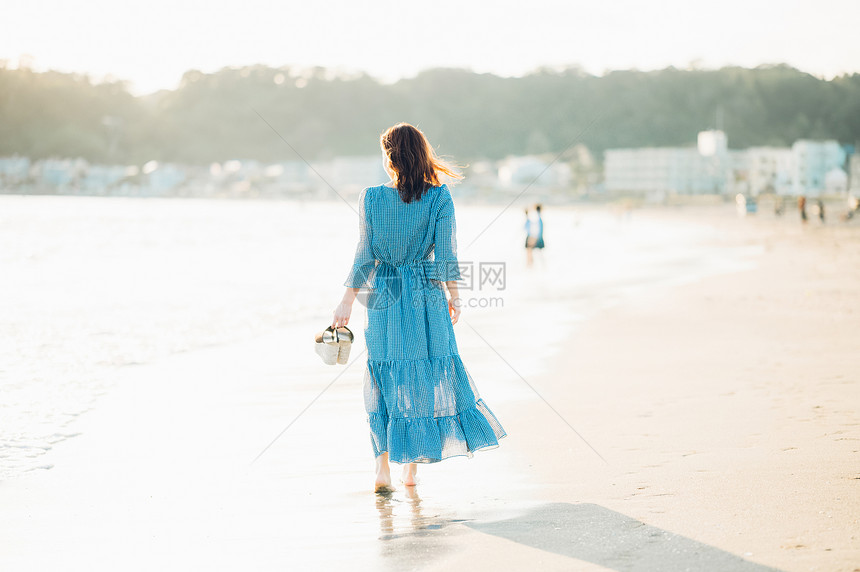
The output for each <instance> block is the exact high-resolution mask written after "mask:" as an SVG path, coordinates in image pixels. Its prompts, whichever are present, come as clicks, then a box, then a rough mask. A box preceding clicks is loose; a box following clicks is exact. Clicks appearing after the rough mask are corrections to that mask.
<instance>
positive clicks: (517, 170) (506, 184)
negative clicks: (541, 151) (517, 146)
mask: <svg viewBox="0 0 860 572" xmlns="http://www.w3.org/2000/svg"><path fill="white" fill-rule="evenodd" d="M498 177H499V183H500V184H501V186H502V187H503V188H506V189H512V190H519V189H520V188H522V187H523V186H525V185H532V184H533V185H535V186H538V187H552V188H567V187H568V186H570V182H571V178H572V172H571V168H570V165H569V164H568V163H562V162H550V161H547V160H544V159H542V158H540V157H538V156H535V155H525V156H515V157H508V158H506V159H504V160H502V161H501V162H500V163H499V170H498Z"/></svg>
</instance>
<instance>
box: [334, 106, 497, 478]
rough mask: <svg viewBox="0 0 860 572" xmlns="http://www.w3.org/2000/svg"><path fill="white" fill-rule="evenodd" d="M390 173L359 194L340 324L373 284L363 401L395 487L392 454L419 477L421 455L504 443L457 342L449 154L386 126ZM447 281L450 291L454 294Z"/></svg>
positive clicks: (431, 458) (418, 135)
mask: <svg viewBox="0 0 860 572" xmlns="http://www.w3.org/2000/svg"><path fill="white" fill-rule="evenodd" d="M380 143H381V146H382V155H383V162H384V165H385V171H386V173H387V174H388V175H389V177H391V180H390V181H389V182H388V183H386V184H384V185H378V186H375V187H368V188H366V189H364V190H363V191H362V192H361V194H360V195H359V199H358V205H359V242H358V246H357V248H356V252H355V260H354V264H353V266H352V269H351V270H350V272H349V275H348V277H347V279H346V281H345V283H344V286H346V287H347V289H346V292H345V293H344V296H343V300H342V301H341V303H340V304H339V305H338V306H337V308H336V309H335V311H334V317H333V322H332V325H333V326H335V327H339V326H343V325H346V324H347V323H349V317H350V314H351V312H352V304H353V302H354V301H355V299H356V296H357V294H358V292H359V290H360V289H367V292H368V296H367V303H366V310H367V326H366V329H365V340H366V343H367V367H366V370H365V374H364V403H365V409H366V411H367V415H368V423H369V424H370V437H371V443H372V446H373V452H374V455H375V456H376V484H375V489H376V492H386V491H390V490H391V489H392V484H391V473H390V469H389V461H392V462H395V463H399V464H402V465H403V474H402V481H403V484H405V485H406V486H413V485H415V483H416V471H417V465H416V463H434V462H437V461H441V460H442V459H446V458H448V457H451V456H455V455H467V456H472V453H473V452H474V451H476V450H478V449H483V448H486V447H495V446H498V440H499V439H501V438H502V437H504V436H505V431H504V429H503V428H502V426H501V424H500V423H499V421H498V420H497V419H496V417H495V416H494V415H493V413H492V412H491V411H490V409H489V408H488V407H487V406H486V405H485V404H484V402H483V400H482V399H480V397H479V396H478V391H477V389H476V387H475V384H474V382H473V380H472V378H471V376H470V375H469V373H468V372H467V371H466V368H465V366H464V365H463V362H462V360H461V359H460V355H459V352H458V350H457V343H456V340H455V337H454V328H453V324H456V323H457V320H458V319H459V317H460V311H461V310H460V298H459V294H458V291H457V280H459V279H460V278H461V276H460V269H459V263H458V260H457V237H456V222H455V216H454V215H455V213H454V203H453V200H452V197H451V192H450V191H449V189H448V187H447V185H445V184H441V182H440V176H442V175H448V176H451V177H454V178H459V175H457V174H456V173H454V171H453V170H452V169H451V168H450V167H448V166H447V165H445V164H444V163H443V162H442V161H440V160H439V159H438V158H437V157H436V154H435V153H434V151H433V148H432V147H431V146H430V144H429V142H428V141H427V139H426V138H425V136H424V134H423V133H422V132H421V131H419V130H418V129H417V128H415V127H413V126H412V125H409V124H406V123H400V124H397V125H395V126H393V127H391V128H390V129H388V130H387V131H385V133H383V134H382V136H381V138H380ZM446 287H447V291H448V294H450V297H446V293H445V289H446Z"/></svg>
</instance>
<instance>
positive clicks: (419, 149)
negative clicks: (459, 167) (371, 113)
mask: <svg viewBox="0 0 860 572" xmlns="http://www.w3.org/2000/svg"><path fill="white" fill-rule="evenodd" d="M379 144H380V146H381V147H382V151H383V152H384V153H385V157H386V158H387V160H388V166H389V167H390V169H391V171H393V172H394V186H395V187H396V188H397V192H398V193H400V198H401V199H403V202H405V203H409V202H412V201H413V200H418V199H420V198H421V197H422V195H424V192H425V191H426V190H427V189H429V188H430V187H438V186H439V185H440V184H441V183H440V181H439V176H440V174H443V175H447V176H449V177H451V178H452V179H462V178H463V176H462V175H461V174H459V173H458V172H456V171H455V170H454V166H453V165H449V164H448V163H446V162H445V161H442V160H441V159H439V157H437V156H436V152H435V151H434V150H433V147H431V146H430V142H429V141H427V137H425V136H424V133H422V132H421V130H420V129H418V128H417V127H414V126H412V125H409V124H408V123H398V124H397V125H394V126H393V127H389V128H388V129H387V130H386V131H385V133H383V134H382V135H380V137H379Z"/></svg>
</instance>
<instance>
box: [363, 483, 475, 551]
mask: <svg viewBox="0 0 860 572" xmlns="http://www.w3.org/2000/svg"><path fill="white" fill-rule="evenodd" d="M422 502H423V501H422V499H421V496H420V495H419V494H418V487H403V490H402V497H401V495H400V494H398V492H397V491H395V492H385V493H377V494H376V509H377V510H378V511H379V531H380V537H379V539H380V540H394V539H396V538H403V537H406V536H425V535H427V534H430V533H432V531H436V530H439V529H441V528H444V527H446V526H448V525H450V524H454V523H458V522H466V519H455V518H446V517H444V516H442V515H441V514H439V513H438V512H433V513H429V514H425V512H424V507H423V506H422Z"/></svg>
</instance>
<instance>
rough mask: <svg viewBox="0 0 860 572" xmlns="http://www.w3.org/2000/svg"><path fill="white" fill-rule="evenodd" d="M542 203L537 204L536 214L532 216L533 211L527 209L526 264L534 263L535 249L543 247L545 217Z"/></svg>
mask: <svg viewBox="0 0 860 572" xmlns="http://www.w3.org/2000/svg"><path fill="white" fill-rule="evenodd" d="M540 210H541V205H539V204H538V205H535V207H534V211H535V216H534V217H532V216H531V211H530V210H529V209H526V224H525V231H526V266H532V265H533V264H534V249H535V248H543V247H544V240H543V218H541V215H540Z"/></svg>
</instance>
